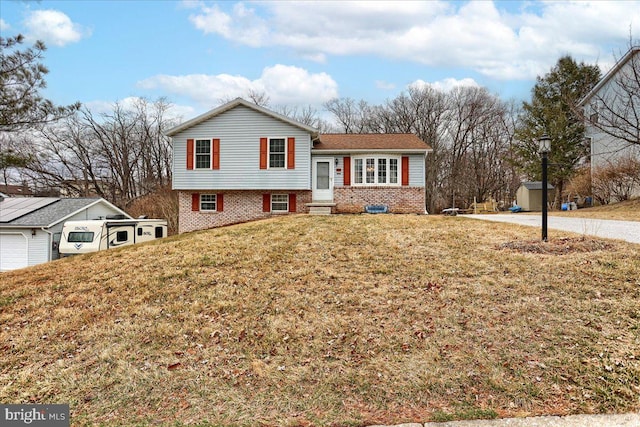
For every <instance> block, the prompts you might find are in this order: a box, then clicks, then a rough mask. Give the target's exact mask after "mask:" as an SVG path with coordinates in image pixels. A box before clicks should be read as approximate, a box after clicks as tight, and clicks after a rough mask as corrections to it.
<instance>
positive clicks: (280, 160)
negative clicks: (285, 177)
mask: <svg viewBox="0 0 640 427" xmlns="http://www.w3.org/2000/svg"><path fill="white" fill-rule="evenodd" d="M286 156H287V152H286V145H285V139H284V138H269V168H284V167H285V164H286Z"/></svg>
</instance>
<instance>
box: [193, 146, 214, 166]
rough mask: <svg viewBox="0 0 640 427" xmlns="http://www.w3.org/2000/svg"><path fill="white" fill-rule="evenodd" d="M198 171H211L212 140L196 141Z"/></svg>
mask: <svg viewBox="0 0 640 427" xmlns="http://www.w3.org/2000/svg"><path fill="white" fill-rule="evenodd" d="M195 148H196V169H211V140H210V139H196V147H195Z"/></svg>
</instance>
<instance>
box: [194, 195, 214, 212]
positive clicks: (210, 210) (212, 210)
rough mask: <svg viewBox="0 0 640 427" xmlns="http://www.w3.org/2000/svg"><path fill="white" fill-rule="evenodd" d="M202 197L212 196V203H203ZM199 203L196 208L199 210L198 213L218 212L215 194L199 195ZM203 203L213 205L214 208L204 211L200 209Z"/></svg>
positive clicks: (209, 201)
mask: <svg viewBox="0 0 640 427" xmlns="http://www.w3.org/2000/svg"><path fill="white" fill-rule="evenodd" d="M203 196H213V201H211V200H206V201H203V200H202V198H203ZM199 202H200V203H199V205H198V207H199V208H200V212H207V213H208V212H218V194H216V193H200V200H199ZM204 203H209V204H211V203H213V206H214V208H213V209H204V208H203V207H202V205H203V204H204Z"/></svg>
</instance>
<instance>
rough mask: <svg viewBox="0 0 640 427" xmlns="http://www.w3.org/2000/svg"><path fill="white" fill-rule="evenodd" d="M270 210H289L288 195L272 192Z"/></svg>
mask: <svg viewBox="0 0 640 427" xmlns="http://www.w3.org/2000/svg"><path fill="white" fill-rule="evenodd" d="M271 212H289V195H288V194H272V195H271Z"/></svg>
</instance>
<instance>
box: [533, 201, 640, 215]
mask: <svg viewBox="0 0 640 427" xmlns="http://www.w3.org/2000/svg"><path fill="white" fill-rule="evenodd" d="M549 214H550V215H557V216H572V217H576V218H594V219H615V220H621V221H640V198H638V199H634V200H627V201H624V202H620V203H614V204H611V205H603V206H595V207H592V208H586V209H578V210H575V211H553V212H550V213H549ZM538 215H539V213H538Z"/></svg>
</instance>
